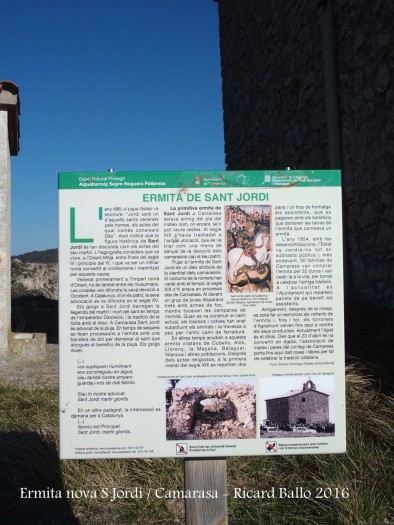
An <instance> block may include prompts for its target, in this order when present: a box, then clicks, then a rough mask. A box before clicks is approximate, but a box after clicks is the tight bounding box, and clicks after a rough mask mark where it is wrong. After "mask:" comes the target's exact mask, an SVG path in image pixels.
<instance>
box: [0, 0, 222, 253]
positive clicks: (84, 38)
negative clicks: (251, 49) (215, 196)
mask: <svg viewBox="0 0 394 525" xmlns="http://www.w3.org/2000/svg"><path fill="white" fill-rule="evenodd" d="M1 16H2V20H3V24H2V43H1V47H0V64H1V66H0V80H11V81H12V82H14V83H15V84H17V85H18V87H19V94H20V103H21V115H20V131H21V138H20V152H19V155H18V156H16V157H12V158H11V185H12V190H11V199H12V204H11V206H12V218H11V234H12V248H11V253H12V254H13V255H20V254H23V253H26V252H30V251H34V250H45V249H49V248H56V247H57V245H58V219H57V215H58V196H57V174H58V172H62V171H71V172H78V171H83V172H89V171H96V172H97V171H107V170H108V169H109V168H112V169H114V170H115V171H134V170H143V171H145V170H146V171H152V170H158V171H159V170H160V171H161V170H163V171H167V170H222V169H224V168H225V164H224V139H223V112H222V87H221V74H220V49H219V19H218V7H217V3H215V2H214V1H213V0H187V1H185V0H111V2H109V1H108V0H106V1H104V0H67V1H65V0H59V1H56V2H55V1H53V0H36V1H35V2H32V1H31V0H12V2H4V3H3V4H2V8H1ZM4 22H6V23H4Z"/></svg>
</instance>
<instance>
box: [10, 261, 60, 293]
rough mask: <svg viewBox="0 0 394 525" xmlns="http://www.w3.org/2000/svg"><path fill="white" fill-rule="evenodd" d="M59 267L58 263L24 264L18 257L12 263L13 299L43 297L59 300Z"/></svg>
mask: <svg viewBox="0 0 394 525" xmlns="http://www.w3.org/2000/svg"><path fill="white" fill-rule="evenodd" d="M58 280H59V265H58V264H57V263H39V262H23V261H22V260H21V259H19V258H18V257H14V258H12V261H11V294H12V297H22V296H26V295H34V296H38V295H42V296H43V297H46V298H47V299H54V300H56V301H57V300H58V299H59V294H58Z"/></svg>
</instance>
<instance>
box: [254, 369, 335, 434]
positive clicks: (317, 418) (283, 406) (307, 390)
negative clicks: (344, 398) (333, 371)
mask: <svg viewBox="0 0 394 525" xmlns="http://www.w3.org/2000/svg"><path fill="white" fill-rule="evenodd" d="M270 380H271V381H272V382H273V383H275V381H276V378H270ZM270 380H267V379H266V380H262V383H266V384H265V387H263V394H264V399H263V400H262V401H263V406H264V405H265V406H264V413H263V414H262V423H261V425H260V434H261V436H264V437H267V433H269V434H270V436H272V435H278V432H279V433H281V432H285V433H288V432H291V435H289V434H285V435H287V436H288V437H295V436H296V435H301V436H305V437H306V436H307V435H312V434H321V435H322V434H325V435H327V434H329V435H333V434H334V432H335V425H334V423H333V421H332V420H333V418H332V414H330V395H329V394H328V393H327V392H325V391H323V389H319V388H317V381H316V380H312V379H311V378H309V379H308V380H306V381H305V382H303V383H301V378H299V377H295V378H294V377H293V378H292V382H293V384H294V380H295V382H299V383H301V384H300V388H299V389H292V390H290V391H287V392H285V393H280V394H277V395H274V396H267V394H268V393H269V390H270V389H269V388H267V386H268V385H269V384H270ZM281 380H282V382H283V378H281ZM322 383H323V381H322ZM324 383H326V384H327V378H325V381H324ZM281 435H282V434H281Z"/></svg>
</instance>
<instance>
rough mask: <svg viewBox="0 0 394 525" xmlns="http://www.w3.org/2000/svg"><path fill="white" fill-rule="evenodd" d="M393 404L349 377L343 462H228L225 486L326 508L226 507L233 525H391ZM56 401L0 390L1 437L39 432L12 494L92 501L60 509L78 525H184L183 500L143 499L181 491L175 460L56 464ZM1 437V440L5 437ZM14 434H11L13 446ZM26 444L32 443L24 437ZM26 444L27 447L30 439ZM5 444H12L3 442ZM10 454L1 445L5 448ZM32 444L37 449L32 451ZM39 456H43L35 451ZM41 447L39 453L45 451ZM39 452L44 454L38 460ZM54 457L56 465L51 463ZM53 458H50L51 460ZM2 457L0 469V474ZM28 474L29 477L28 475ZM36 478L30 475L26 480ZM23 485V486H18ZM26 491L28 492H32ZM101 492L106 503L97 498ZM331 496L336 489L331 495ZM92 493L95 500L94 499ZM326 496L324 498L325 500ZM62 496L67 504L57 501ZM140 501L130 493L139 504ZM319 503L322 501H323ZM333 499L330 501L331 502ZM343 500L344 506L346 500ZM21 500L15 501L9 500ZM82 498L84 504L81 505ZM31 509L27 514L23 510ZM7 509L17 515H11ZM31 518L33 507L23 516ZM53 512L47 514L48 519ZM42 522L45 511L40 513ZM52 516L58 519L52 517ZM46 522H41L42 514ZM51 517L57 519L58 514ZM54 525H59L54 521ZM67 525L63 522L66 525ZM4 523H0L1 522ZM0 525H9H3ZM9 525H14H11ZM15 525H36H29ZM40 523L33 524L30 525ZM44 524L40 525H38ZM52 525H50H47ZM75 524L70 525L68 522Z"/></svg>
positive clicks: (354, 375)
mask: <svg viewBox="0 0 394 525" xmlns="http://www.w3.org/2000/svg"><path fill="white" fill-rule="evenodd" d="M393 408H394V402H393V398H390V397H387V396H385V395H383V394H381V393H379V392H378V391H376V390H374V389H373V387H372V381H371V380H370V379H369V378H368V377H367V376H366V375H365V372H364V371H362V370H361V369H360V367H356V366H354V365H353V366H351V367H348V368H347V453H346V454H336V455H334V454H333V455H309V456H283V457H280V456H278V457H242V458H241V457H234V458H230V459H228V486H229V492H230V494H231V493H232V491H233V489H234V488H235V487H245V488H246V489H255V490H268V489H270V488H272V487H275V490H276V495H278V491H279V487H285V488H292V489H294V488H295V487H303V488H304V489H305V490H311V493H312V495H313V496H315V495H316V489H317V488H318V487H321V488H322V489H323V490H324V489H327V490H326V493H325V494H326V495H327V496H328V497H326V498H321V499H319V498H315V497H311V498H304V499H291V498H281V499H280V498H279V497H275V498H273V499H245V500H242V499H234V498H231V497H230V498H229V523H230V524H231V525H252V524H262V523H264V524H266V525H288V524H289V523H292V524H294V525H312V524H313V525H316V524H319V525H334V524H335V525H384V524H388V523H394V510H393V509H394V502H393V493H392V487H393V485H394V483H393V481H394V479H393V470H392V450H391V446H392V443H394V429H393ZM57 412H58V402H57V392H56V391H55V390H51V389H37V390H20V389H18V388H14V387H0V431H1V432H3V433H9V432H14V433H15V432H16V433H18V435H24V434H23V433H26V432H27V431H29V432H37V433H38V434H37V436H38V439H39V441H34V440H33V441H34V442H35V443H36V445H35V446H34V447H32V445H31V442H30V445H29V446H28V447H27V448H26V447H25V448H24V446H23V440H20V439H19V441H18V439H16V440H15V439H13V440H12V443H14V444H15V446H14V448H15V447H17V451H16V455H15V457H17V460H16V462H17V463H18V465H19V463H20V465H21V468H20V469H19V471H20V472H19V475H18V476H19V477H16V478H15V476H14V479H12V483H11V486H12V487H14V491H15V490H16V486H17V485H18V484H19V485H18V486H29V483H30V485H31V487H32V488H33V485H34V483H35V484H36V485H37V483H38V484H39V480H38V478H37V472H40V473H41V475H42V479H41V485H43V486H44V487H45V486H50V485H48V484H49V483H51V484H52V485H54V484H58V485H59V484H60V485H59V486H60V487H62V489H63V490H64V491H67V490H69V491H74V495H75V494H76V493H75V491H77V490H85V491H90V492H89V493H86V494H85V495H83V496H81V497H78V498H77V497H74V498H70V499H68V500H66V501H65V502H64V503H66V504H67V505H69V506H70V505H71V506H72V509H73V513H74V515H77V516H78V517H79V519H80V522H81V523H82V525H96V524H100V525H126V524H127V525H133V524H134V525H137V524H138V525H140V524H141V523H144V524H149V525H175V524H182V523H184V515H183V502H182V500H165V499H159V498H155V497H153V496H151V497H150V498H149V499H148V498H147V494H148V491H149V489H150V488H158V487H165V488H166V489H172V490H179V489H182V488H183V463H182V460H181V459H139V460H137V459H131V460H117V459H114V460H84V461H82V460H81V461H63V462H62V463H61V464H60V462H59V460H58V457H57V455H56V447H57V441H58V416H57ZM7 435H8V434H3V436H7ZM16 435H17V434H9V436H16ZM29 436H30V438H31V434H29ZM30 438H29V439H30ZM8 441H10V440H8ZM8 444H9V443H8ZM37 444H38V445H37ZM40 447H42V448H40ZM45 447H46V448H45ZM45 450H46V452H45ZM53 450H55V455H54V454H53V453H52V452H53ZM51 451H52V452H51ZM1 454H2V450H0V466H2V467H3V468H5V467H6V462H5V459H7V458H4V457H3V456H4V454H3V455H1ZM29 473H30V474H29ZM33 474H34V475H33ZM24 476H25V477H24ZM11 478H12V476H11V475H10V474H9V472H7V473H6V475H5V476H4V475H3V476H2V477H1V478H0V481H1V483H2V484H3V485H2V486H0V498H2V499H3V498H4V494H5V492H4V490H5V489H4V486H5V485H6V484H7V483H9V482H10V479H11ZM32 483H33V485H32ZM113 487H115V488H120V489H130V490H133V489H136V488H138V489H139V490H141V491H142V497H138V498H128V499H117V500H116V501H112V502H111V495H112V489H113ZM103 489H108V497H102V496H103V492H102V490H103ZM335 489H338V491H336V490H335ZM94 491H96V497H94V494H95V492H94ZM330 491H331V492H330ZM63 494H66V492H64V493H63ZM138 494H139V492H136V495H138ZM322 494H324V493H322ZM330 494H331V496H330ZM347 494H348V497H347ZM14 496H15V497H18V498H19V494H18V495H16V494H14ZM86 496H87V497H86ZM29 504H30V505H31V506H32V505H35V501H34V500H31V501H30V502H29ZM67 505H65V506H63V507H59V506H58V507H57V510H56V512H57V513H59V512H60V513H61V512H63V513H64V516H68V517H67V519H66V520H65V521H63V522H62V523H73V521H72V519H73V518H72V514H71V513H70V509H69V507H67ZM14 508H15V507H14ZM29 509H30V510H29V512H30V514H31V507H29ZM54 511H55V509H54V508H53V509H52V510H51V511H50V512H52V513H54ZM45 512H47V510H46V511H45ZM55 514H56V513H55ZM47 515H48V512H47ZM56 515H57V516H58V514H56ZM56 519H57V522H55V521H54V523H60V522H61V521H60V520H59V519H58V517H57V518H56ZM67 520H68V521H67ZM2 523H3V522H2ZM4 523H8V522H7V521H5V522H4ZM9 523H15V524H17V523H18V522H17V521H15V520H14V521H13V522H12V521H10V522H9ZM21 523H29V524H30V523H31V524H33V523H36V522H34V521H32V520H31V519H30V521H26V522H23V521H21ZM38 523H40V521H37V524H38ZM45 523H47V522H46V521H45ZM49 523H51V522H48V524H49ZM74 523H75V521H74Z"/></svg>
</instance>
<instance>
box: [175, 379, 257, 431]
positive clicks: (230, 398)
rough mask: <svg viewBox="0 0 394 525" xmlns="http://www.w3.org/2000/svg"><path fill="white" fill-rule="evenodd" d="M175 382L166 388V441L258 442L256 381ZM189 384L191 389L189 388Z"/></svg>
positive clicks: (185, 380)
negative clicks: (216, 440) (232, 440)
mask: <svg viewBox="0 0 394 525" xmlns="http://www.w3.org/2000/svg"><path fill="white" fill-rule="evenodd" d="M227 379H228V381H226V382H224V381H223V378H221V379H220V383H219V382H218V380H216V381H215V379H214V378H212V381H210V384H206V380H200V381H201V384H200V385H198V380H189V381H188V380H187V379H182V380H179V379H172V380H170V381H168V382H167V385H166V415H167V428H166V430H167V440H179V439H184V440H188V439H196V440H197V439H254V438H256V392H255V386H254V378H248V379H249V380H250V381H248V382H247V383H246V382H234V380H233V378H227ZM188 383H189V385H190V386H188Z"/></svg>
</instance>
